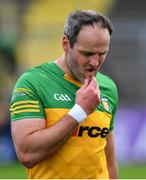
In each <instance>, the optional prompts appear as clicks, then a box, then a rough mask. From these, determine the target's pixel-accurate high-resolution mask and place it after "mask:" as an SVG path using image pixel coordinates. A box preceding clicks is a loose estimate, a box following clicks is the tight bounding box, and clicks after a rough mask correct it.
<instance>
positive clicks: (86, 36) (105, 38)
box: [66, 25, 110, 82]
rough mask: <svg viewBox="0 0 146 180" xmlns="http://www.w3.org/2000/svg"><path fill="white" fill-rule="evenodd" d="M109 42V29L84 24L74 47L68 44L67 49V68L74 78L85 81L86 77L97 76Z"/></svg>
mask: <svg viewBox="0 0 146 180" xmlns="http://www.w3.org/2000/svg"><path fill="white" fill-rule="evenodd" d="M109 42H110V35H109V32H108V30H107V29H103V28H100V27H98V26H97V25H94V26H84V27H83V28H82V29H81V31H80V33H79V34H78V37H77V40H76V42H75V44H74V46H73V48H71V47H70V46H68V49H67V51H66V55H67V62H66V63H67V68H68V70H69V72H70V75H71V76H72V78H75V79H77V80H79V81H80V82H84V79H85V78H89V77H91V76H95V75H96V73H97V71H98V70H99V68H100V67H101V65H102V63H103V62H104V60H105V58H106V55H107V52H108V50H109Z"/></svg>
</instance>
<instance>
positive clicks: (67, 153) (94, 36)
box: [11, 11, 118, 179]
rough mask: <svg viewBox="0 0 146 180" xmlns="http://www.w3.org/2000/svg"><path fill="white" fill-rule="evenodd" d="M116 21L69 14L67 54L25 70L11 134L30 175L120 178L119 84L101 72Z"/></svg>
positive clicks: (15, 95)
mask: <svg viewBox="0 0 146 180" xmlns="http://www.w3.org/2000/svg"><path fill="white" fill-rule="evenodd" d="M111 33H112V26H111V24H110V22H109V20H108V19H107V18H106V17H104V16H103V15H101V14H99V13H96V12H94V11H76V12H73V13H71V14H70V15H69V17H68V19H67V21H66V23H65V27H64V36H63V39H62V47H63V50H64V54H63V55H62V56H61V57H60V58H59V59H57V60H56V61H55V62H51V63H48V62H47V63H45V64H43V65H40V66H38V67H34V68H32V69H30V70H28V71H27V72H25V73H24V74H23V75H22V76H21V77H20V79H19V80H18V81H17V83H16V86H15V89H14V92H13V97H12V102H11V119H12V135H13V140H14V144H15V148H16V152H17V156H18V158H19V160H20V161H21V162H22V163H23V164H24V165H25V166H26V167H27V168H28V177H29V178H35V179H37V178H44V179H47V178H49V179H53V178H56V179H63V178H70V179H72V178H80V179H81V178H84V179H85V178H86V179H88V178H94V179H98V178H99V179H102V178H117V163H116V158H115V152H114V140H113V133H112V130H113V127H114V115H115V111H116V108H117V101H118V100H117V99H118V97H117V89H116V86H115V84H114V83H113V81H112V80H111V79H110V78H108V77H107V76H105V75H103V74H101V73H99V72H98V70H99V69H100V67H101V65H102V63H103V62H104V60H105V57H106V55H107V52H108V50H109V43H110V35H111Z"/></svg>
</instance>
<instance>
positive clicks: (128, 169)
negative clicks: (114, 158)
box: [0, 163, 146, 179]
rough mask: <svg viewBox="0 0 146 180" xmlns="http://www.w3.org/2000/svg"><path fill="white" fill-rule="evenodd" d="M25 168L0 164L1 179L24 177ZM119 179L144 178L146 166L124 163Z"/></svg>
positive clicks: (16, 164) (145, 176) (120, 169)
mask: <svg viewBox="0 0 146 180" xmlns="http://www.w3.org/2000/svg"><path fill="white" fill-rule="evenodd" d="M26 173H27V171H26V169H25V168H24V167H23V166H22V165H21V164H19V163H14V164H11V165H5V166H2V165H0V178H1V179H26V178H27V176H26ZM119 177H120V179H145V178H146V168H145V166H144V165H142V164H139V165H135V166H134V165H126V166H120V168H119Z"/></svg>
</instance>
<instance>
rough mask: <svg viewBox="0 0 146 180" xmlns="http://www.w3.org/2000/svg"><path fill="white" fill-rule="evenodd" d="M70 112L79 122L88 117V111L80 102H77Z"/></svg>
mask: <svg viewBox="0 0 146 180" xmlns="http://www.w3.org/2000/svg"><path fill="white" fill-rule="evenodd" d="M68 114H69V115H70V116H71V117H73V118H74V119H75V120H76V121H77V122H78V123H81V122H82V121H84V120H85V119H86V118H87V113H86V112H85V111H84V109H83V108H82V107H81V106H80V105H78V104H75V105H74V106H73V107H72V108H71V110H70V111H69V112H68Z"/></svg>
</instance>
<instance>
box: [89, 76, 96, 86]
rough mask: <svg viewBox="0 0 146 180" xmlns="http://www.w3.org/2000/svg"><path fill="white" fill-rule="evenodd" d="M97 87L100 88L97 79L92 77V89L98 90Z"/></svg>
mask: <svg viewBox="0 0 146 180" xmlns="http://www.w3.org/2000/svg"><path fill="white" fill-rule="evenodd" d="M97 86H98V83H97V81H96V78H95V77H92V78H91V81H90V87H93V88H97Z"/></svg>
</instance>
